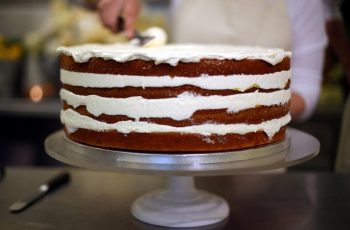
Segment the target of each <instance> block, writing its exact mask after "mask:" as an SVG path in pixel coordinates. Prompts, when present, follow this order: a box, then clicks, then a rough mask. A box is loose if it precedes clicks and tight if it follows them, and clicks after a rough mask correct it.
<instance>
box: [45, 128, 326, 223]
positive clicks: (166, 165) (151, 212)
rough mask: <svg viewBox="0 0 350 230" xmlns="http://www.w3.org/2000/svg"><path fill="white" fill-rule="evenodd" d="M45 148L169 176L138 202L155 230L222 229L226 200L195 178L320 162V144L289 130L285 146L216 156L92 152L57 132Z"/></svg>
mask: <svg viewBox="0 0 350 230" xmlns="http://www.w3.org/2000/svg"><path fill="white" fill-rule="evenodd" d="M45 149H46V151H47V153H48V154H49V155H50V156H52V157H53V158H55V159H57V160H59V161H62V162H64V163H67V164H70V165H74V166H78V167H82V168H87V169H96V170H104V171H117V172H127V173H140V174H152V175H162V176H164V175H167V176H169V178H168V185H167V188H166V189H163V190H156V191H154V192H151V193H147V194H145V195H142V196H140V197H139V198H137V199H136V200H135V201H134V203H133V204H132V207H131V211H132V214H133V216H134V217H136V219H138V220H140V221H143V222H146V223H149V224H153V225H158V226H166V227H190V228H191V229H193V228H195V227H199V228H207V227H208V226H213V225H214V226H216V225H221V224H222V222H225V221H224V220H225V219H226V218H227V217H228V215H229V206H228V204H227V202H226V201H225V200H224V199H222V198H221V197H218V196H216V195H213V194H210V193H208V192H205V191H200V190H197V189H196V188H195V186H194V182H193V180H194V179H193V177H194V176H217V175H233V174H240V173H252V172H257V171H261V170H272V169H279V168H286V167H289V166H292V165H296V164H299V163H301V162H305V161H307V160H310V159H311V158H313V157H315V156H316V155H317V154H318V152H319V150H320V142H319V141H318V140H317V139H316V138H314V137H313V136H311V135H309V134H307V133H305V132H302V131H299V130H296V129H293V128H288V129H287V136H286V138H285V139H284V140H283V141H281V142H278V143H273V144H269V145H265V146H259V147H256V148H251V149H244V150H239V151H226V152H220V153H215V154H213V153H201V154H191V153H183V154H156V153H140V152H128V151H122V150H110V149H101V148H96V147H91V146H87V145H83V144H79V143H76V142H73V141H71V140H69V139H68V138H66V137H65V135H64V133H63V131H58V132H55V133H53V134H51V135H50V136H49V137H48V138H47V139H46V140H45ZM153 227H154V226H152V229H153Z"/></svg>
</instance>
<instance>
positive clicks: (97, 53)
mask: <svg viewBox="0 0 350 230" xmlns="http://www.w3.org/2000/svg"><path fill="white" fill-rule="evenodd" d="M57 51H58V52H59V53H63V54H66V55H69V56H72V57H73V59H74V61H76V62H80V63H83V62H87V61H88V60H89V59H90V58H92V57H100V58H103V59H106V60H107V59H109V60H115V61H118V62H126V61H130V60H134V59H142V60H151V61H154V62H155V63H156V64H160V63H168V64H170V65H173V66H175V65H177V63H178V62H199V61H200V60H201V59H203V58H209V59H219V60H223V59H234V60H243V59H258V60H263V61H266V62H268V63H270V64H272V65H275V64H277V63H279V62H281V61H282V60H283V58H284V57H287V56H288V57H290V56H291V53H290V52H286V51H284V50H282V49H272V48H263V47H248V46H231V45H214V44H208V45H204V44H203V45H198V44H172V45H165V46H158V47H152V48H147V47H139V46H134V45H131V44H120V43H119V44H108V45H102V44H85V45H80V46H72V47H60V48H58V49H57Z"/></svg>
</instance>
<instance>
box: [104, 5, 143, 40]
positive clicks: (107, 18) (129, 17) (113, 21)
mask: <svg viewBox="0 0 350 230" xmlns="http://www.w3.org/2000/svg"><path fill="white" fill-rule="evenodd" d="M97 9H98V13H99V15H100V18H101V20H102V22H103V24H104V25H105V26H106V27H108V28H109V29H110V30H112V31H114V32H118V29H117V28H118V20H117V19H118V16H122V17H123V18H124V21H125V26H124V31H125V33H126V36H127V37H128V38H131V37H132V36H133V35H134V31H135V20H136V18H137V16H138V14H139V12H140V2H139V1H138V0H99V1H98V4H97Z"/></svg>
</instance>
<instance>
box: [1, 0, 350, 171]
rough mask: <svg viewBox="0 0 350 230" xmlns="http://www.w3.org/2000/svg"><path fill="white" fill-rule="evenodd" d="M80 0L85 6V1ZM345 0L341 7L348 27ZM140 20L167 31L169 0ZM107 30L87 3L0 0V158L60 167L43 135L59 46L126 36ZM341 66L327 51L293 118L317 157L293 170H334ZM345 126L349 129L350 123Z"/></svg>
mask: <svg viewBox="0 0 350 230" xmlns="http://www.w3.org/2000/svg"><path fill="white" fill-rule="evenodd" d="M82 2H84V3H85V5H84V6H85V7H82ZM348 2H349V1H344V2H343V3H342V5H341V7H342V8H341V10H342V11H341V12H342V14H343V19H344V23H345V25H346V29H347V32H350V27H349V25H350V16H349V14H348V12H349V9H350V8H349V7H350V6H349V5H350V4H349V3H348ZM143 3H144V6H145V7H144V10H143V13H142V15H141V17H140V18H139V20H138V22H137V28H138V29H140V30H142V29H144V28H147V27H148V26H150V25H157V26H160V27H163V28H165V29H166V21H167V16H166V15H168V10H169V7H168V6H169V1H166V0H144V1H143ZM123 41H126V40H125V38H124V37H123V36H121V35H119V34H117V35H116V34H112V33H110V32H109V31H108V30H106V29H104V28H103V26H102V25H101V23H100V21H99V19H98V16H97V15H96V14H95V12H94V11H93V10H91V9H89V1H83V0H82V1H79V0H75V1H74V0H71V1H68V0H0V124H1V127H2V130H3V131H2V132H1V134H0V135H1V136H0V163H2V164H7V165H21V166H29V165H35V166H48V165H60V163H58V162H57V161H55V160H53V159H51V158H50V157H49V156H48V155H47V154H46V153H45V151H44V144H43V143H44V139H45V138H46V137H47V136H48V135H49V134H50V133H52V132H54V131H56V130H58V129H61V128H62V126H61V124H60V120H59V111H60V108H61V104H60V101H59V99H58V91H59V88H60V82H59V66H58V57H57V55H56V53H55V50H56V48H57V47H58V46H60V45H75V44H81V43H86V42H123ZM344 80H345V77H344V71H343V69H342V66H341V65H340V63H339V61H338V60H337V58H336V57H335V55H334V53H332V51H331V50H330V49H327V54H326V63H325V68H324V80H323V86H322V94H321V97H320V100H319V103H318V106H317V109H316V112H315V114H314V115H313V116H312V117H311V119H310V120H308V121H307V122H304V123H297V124H291V126H292V127H295V128H298V129H301V130H304V131H306V132H309V133H310V134H312V135H314V136H316V137H317V138H318V139H319V140H320V142H321V152H320V154H319V156H318V157H317V158H315V159H313V160H311V161H309V162H307V163H304V164H301V165H298V166H295V167H292V168H291V170H318V171H333V170H334V160H335V157H336V150H337V145H338V139H339V131H340V124H341V119H342V111H343V104H344V100H345V95H346V89H345V88H344V85H345V84H344ZM349 128H350V127H349Z"/></svg>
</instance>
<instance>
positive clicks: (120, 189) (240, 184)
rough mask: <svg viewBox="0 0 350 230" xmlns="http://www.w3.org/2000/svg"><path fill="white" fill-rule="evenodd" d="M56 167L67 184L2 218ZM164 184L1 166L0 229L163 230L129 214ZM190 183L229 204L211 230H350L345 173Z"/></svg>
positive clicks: (348, 187)
mask: <svg viewBox="0 0 350 230" xmlns="http://www.w3.org/2000/svg"><path fill="white" fill-rule="evenodd" d="M63 169H67V170H69V171H70V172H71V174H72V181H71V183H70V184H69V185H68V186H66V187H63V188H61V189H59V190H58V191H55V192H54V193H52V194H51V195H49V196H47V197H46V198H44V199H43V200H41V201H40V202H39V203H37V204H35V205H34V206H32V207H30V208H29V209H27V210H25V211H24V212H22V213H19V214H11V213H9V211H8V207H9V206H10V205H11V204H12V203H13V202H14V201H16V200H18V199H20V198H23V197H26V196H27V195H28V194H30V193H32V192H34V191H35V189H36V188H37V186H38V185H40V184H41V183H42V182H44V181H46V180H47V179H49V178H50V177H51V176H53V175H55V174H57V173H58V172H59V171H62V170H63ZM165 179H166V178H165V177H160V176H143V175H132V174H119V173H107V172H97V171H88V170H80V169H75V168H9V169H8V170H7V175H6V177H5V178H4V179H3V180H2V181H0V229H26V230H31V229H49V230H55V229H57V230H58V229H60V230H62V229H64V230H66V229H67V230H68V229H76V230H79V229H84V230H88V229H104V230H108V229H113V230H115V229H167V228H162V227H156V226H151V225H148V224H143V223H140V222H139V221H137V220H135V219H134V218H133V217H132V215H131V213H130V206H131V204H132V202H133V201H134V200H135V199H136V198H137V197H138V196H140V195H142V194H144V193H146V192H149V191H152V190H154V189H158V188H161V187H162V186H164V183H165V181H166V180H165ZM195 182H196V186H197V188H198V189H203V190H206V191H209V192H212V193H214V194H217V195H220V196H222V197H223V198H225V199H226V200H227V201H228V203H229V205H230V209H231V213H230V217H229V219H228V220H227V222H225V223H223V224H222V225H221V226H220V225H219V227H218V228H217V229H271V230H273V229H318V230H320V229H321V230H322V229H349V226H350V175H341V174H325V173H301V172H298V173H295V172H294V173H292V172H288V173H284V174H256V175H238V176H215V177H199V178H196V179H195ZM223 225H224V226H223ZM213 229H215V228H213Z"/></svg>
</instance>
